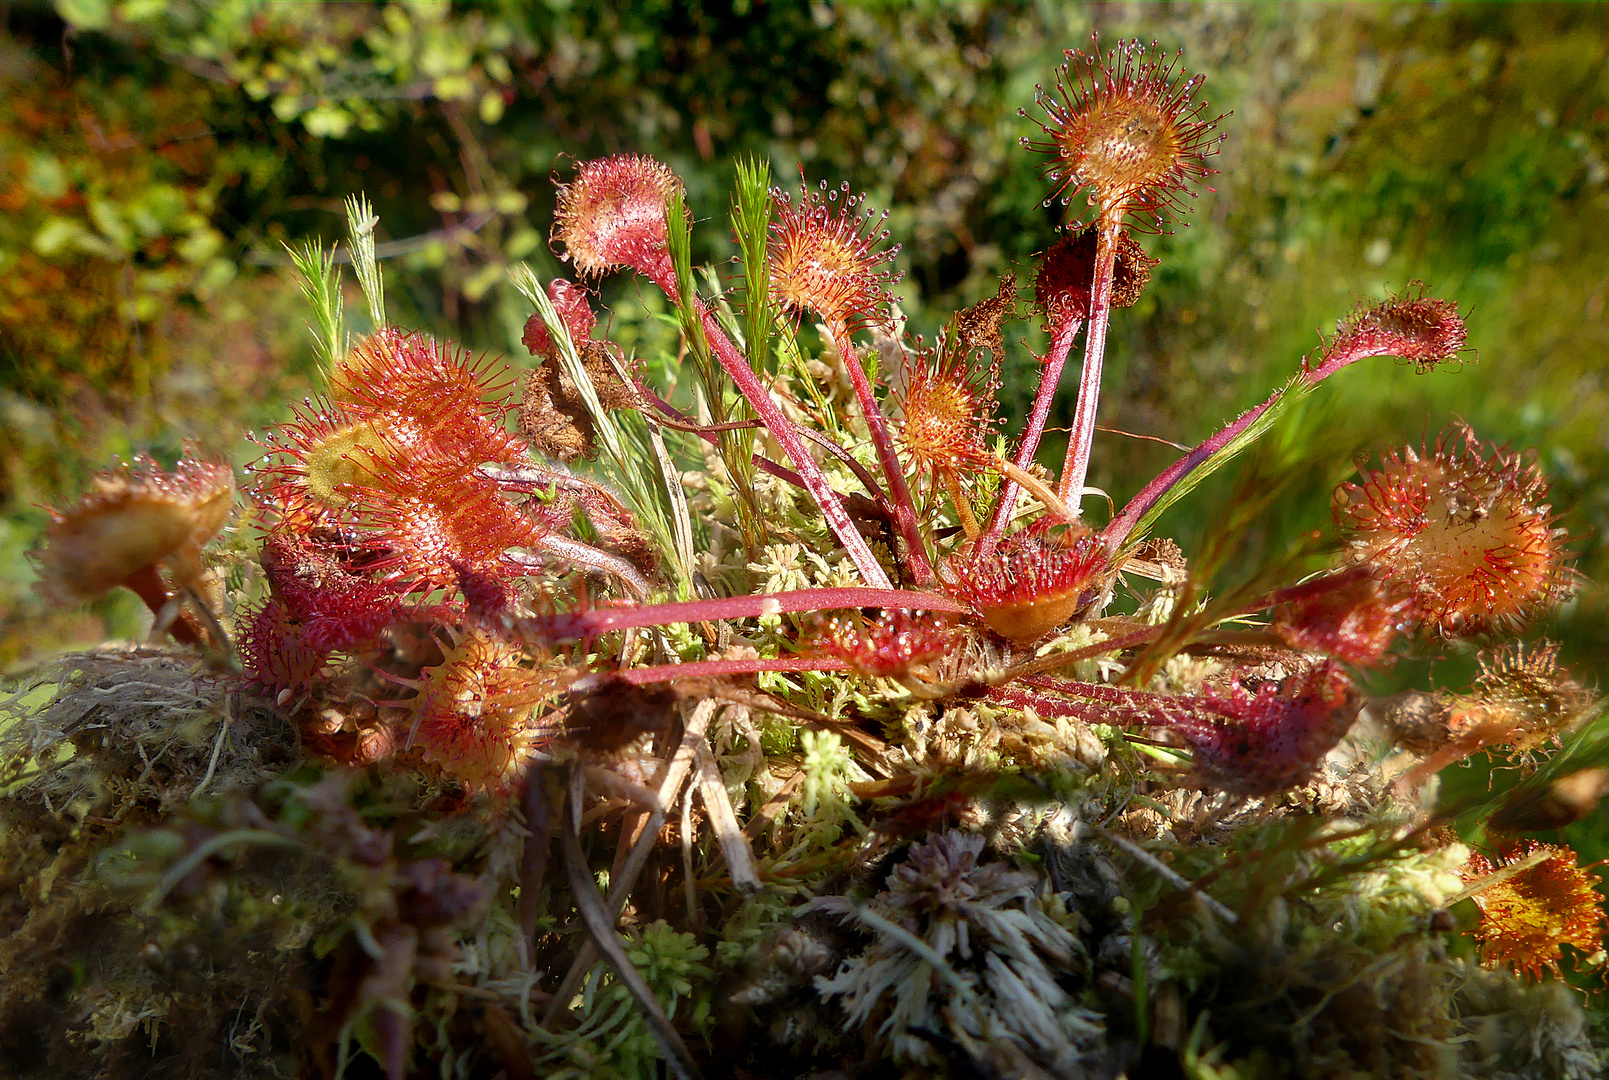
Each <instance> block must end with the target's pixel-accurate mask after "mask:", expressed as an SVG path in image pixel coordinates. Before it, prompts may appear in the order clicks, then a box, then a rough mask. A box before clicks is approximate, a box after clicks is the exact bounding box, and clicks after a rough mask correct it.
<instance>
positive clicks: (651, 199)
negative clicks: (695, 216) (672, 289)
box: [552, 154, 682, 285]
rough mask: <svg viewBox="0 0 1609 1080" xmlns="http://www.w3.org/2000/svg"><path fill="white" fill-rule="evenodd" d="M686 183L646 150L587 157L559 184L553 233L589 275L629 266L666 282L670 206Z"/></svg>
mask: <svg viewBox="0 0 1609 1080" xmlns="http://www.w3.org/2000/svg"><path fill="white" fill-rule="evenodd" d="M681 186H682V181H681V178H680V177H678V176H677V175H676V174H675V173H673V172H671V170H670V167H669V166H667V165H665V164H664V163H662V162H659V161H656V160H654V159H653V158H651V157H646V156H644V155H641V154H616V155H614V156H613V157H606V158H599V159H597V160H595V161H586V162H582V164H581V168H580V170H579V171H578V172H577V173H576V177H575V179H574V180H572V181H570V182H569V183H568V184H561V185H559V189H558V206H557V207H556V208H555V210H554V214H553V236H552V238H553V240H554V241H556V242H558V243H560V244H563V245H564V254H563V257H564V258H565V259H567V260H569V262H570V264H571V265H572V266H574V267H575V269H576V273H578V274H580V275H581V276H582V277H583V278H592V279H595V278H599V277H602V276H603V275H604V274H606V273H608V272H609V271H611V270H614V269H617V268H618V267H622V266H626V267H630V268H631V269H633V270H635V271H637V272H638V273H639V274H643V275H645V276H646V277H649V278H651V279H653V280H654V281H655V282H656V283H659V284H662V285H663V284H665V283H666V282H668V280H669V277H670V274H671V267H670V254H669V251H668V249H667V248H666V246H665V245H666V232H665V211H666V206H667V204H668V203H669V202H670V198H671V196H672V195H674V194H675V193H676V192H677V191H678V190H680V189H681Z"/></svg>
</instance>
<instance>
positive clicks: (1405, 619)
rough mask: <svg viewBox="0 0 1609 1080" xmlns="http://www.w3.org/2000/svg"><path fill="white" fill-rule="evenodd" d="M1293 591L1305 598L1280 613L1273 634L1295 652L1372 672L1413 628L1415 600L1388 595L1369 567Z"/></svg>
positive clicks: (1281, 608)
mask: <svg viewBox="0 0 1609 1080" xmlns="http://www.w3.org/2000/svg"><path fill="white" fill-rule="evenodd" d="M1292 591H1293V592H1300V595H1298V596H1295V597H1293V598H1292V599H1290V600H1289V601H1287V602H1286V603H1284V604H1281V605H1280V606H1278V607H1277V608H1275V609H1274V616H1273V621H1272V623H1271V624H1270V629H1272V630H1273V631H1274V633H1276V634H1278V635H1279V637H1280V638H1281V639H1282V640H1283V641H1284V642H1285V644H1287V645H1289V646H1290V647H1291V648H1293V649H1301V650H1303V651H1304V652H1320V653H1325V654H1326V655H1329V656H1333V657H1335V658H1337V659H1339V660H1345V661H1346V662H1347V663H1349V664H1356V665H1358V666H1359V667H1371V666H1373V665H1375V664H1378V663H1380V662H1381V661H1382V660H1385V659H1386V658H1387V653H1388V651H1389V650H1390V648H1391V643H1392V642H1393V641H1394V640H1396V637H1397V635H1398V634H1399V633H1401V632H1402V630H1403V629H1404V628H1407V627H1411V626H1412V625H1413V621H1414V611H1415V607H1414V601H1413V598H1412V597H1411V596H1408V595H1405V594H1403V593H1402V592H1400V591H1397V592H1393V591H1392V590H1390V589H1388V588H1387V586H1386V585H1385V583H1384V582H1382V581H1380V580H1379V579H1378V578H1376V577H1375V576H1374V574H1373V573H1371V572H1370V571H1369V569H1368V568H1367V567H1356V568H1354V569H1351V570H1346V571H1342V572H1340V573H1337V574H1332V575H1330V576H1329V577H1328V578H1321V579H1319V580H1317V581H1314V582H1310V583H1309V584H1308V586H1307V587H1305V588H1304V587H1302V586H1298V588H1297V589H1296V590H1292Z"/></svg>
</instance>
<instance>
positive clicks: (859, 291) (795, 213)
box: [766, 182, 900, 326]
mask: <svg viewBox="0 0 1609 1080" xmlns="http://www.w3.org/2000/svg"><path fill="white" fill-rule="evenodd" d="M771 194H772V199H773V202H774V206H775V211H776V216H775V217H774V218H772V220H771V238H770V242H769V244H768V246H767V251H766V261H767V262H768V263H769V264H770V269H771V288H772V290H773V293H774V295H775V296H776V299H777V301H778V302H779V303H780V304H781V305H782V307H783V309H784V310H786V311H788V312H789V313H791V314H793V315H795V316H797V315H802V314H803V313H805V312H807V311H809V312H814V313H815V314H816V315H818V316H820V317H821V319H822V320H823V321H824V322H826V323H827V324H828V325H829V326H835V325H836V326H851V325H856V324H865V323H871V322H876V321H878V319H879V316H878V314H877V309H878V308H879V307H880V306H882V305H883V304H886V303H887V302H888V299H889V297H888V286H889V285H890V284H892V283H893V282H895V281H898V280H899V276H900V275H899V274H898V272H896V271H893V270H888V269H879V267H881V266H883V265H884V264H885V263H887V262H889V261H891V260H892V259H893V258H894V256H895V255H897V254H898V253H899V245H897V244H896V245H895V246H893V247H891V248H888V249H886V250H883V251H878V250H877V245H878V244H880V243H882V242H883V241H885V240H887V239H888V231H887V230H886V229H883V228H882V224H883V222H884V221H886V220H887V219H888V214H887V213H886V212H885V213H884V214H883V216H882V217H881V218H879V219H878V220H877V221H876V222H875V223H874V222H873V221H872V218H871V215H870V214H869V213H868V214H864V215H860V216H856V213H855V211H856V210H857V209H858V208H859V206H860V204H861V203H862V202H863V201H864V200H865V198H866V197H865V196H864V195H851V194H849V185H848V184H843V185H841V186H839V187H837V188H833V189H830V190H829V189H828V188H827V185H826V183H825V182H823V183H822V185H821V186H820V187H819V188H816V189H812V188H810V187H809V186H808V185H801V186H800V189H799V201H798V203H797V204H795V203H794V201H793V197H792V196H791V195H789V194H788V193H787V192H783V191H773V192H772V193H771Z"/></svg>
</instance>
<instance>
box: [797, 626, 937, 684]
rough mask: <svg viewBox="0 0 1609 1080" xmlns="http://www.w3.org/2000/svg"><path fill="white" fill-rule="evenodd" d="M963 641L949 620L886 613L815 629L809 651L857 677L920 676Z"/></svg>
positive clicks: (894, 677) (808, 645) (809, 643)
mask: <svg viewBox="0 0 1609 1080" xmlns="http://www.w3.org/2000/svg"><path fill="white" fill-rule="evenodd" d="M965 640H966V638H965V635H964V634H963V633H962V632H961V630H960V628H959V627H957V626H956V624H955V619H954V617H953V616H950V615H944V614H937V613H934V612H930V611H904V610H890V611H885V612H883V613H882V614H881V615H879V616H878V617H877V618H875V619H865V618H861V617H858V616H847V615H838V616H834V617H833V618H831V619H828V620H827V621H826V622H825V623H823V624H822V625H821V626H820V627H819V628H818V629H817V630H816V632H815V633H814V634H813V635H812V636H811V638H810V641H809V642H808V643H807V647H808V648H810V650H811V651H813V652H815V653H817V654H819V655H822V656H834V657H838V658H839V659H841V660H843V661H845V662H846V663H847V664H848V665H849V667H850V670H852V671H854V672H855V673H857V674H860V675H868V676H874V677H875V676H881V677H885V678H891V679H898V678H903V677H905V676H907V675H910V674H912V673H913V672H916V673H920V672H921V671H922V669H924V668H926V667H927V666H928V665H929V664H932V663H933V662H934V661H936V660H940V659H943V658H944V657H945V656H948V655H950V654H951V653H953V652H955V651H956V650H957V648H959V647H960V646H961V645H962V644H963V643H964V642H965Z"/></svg>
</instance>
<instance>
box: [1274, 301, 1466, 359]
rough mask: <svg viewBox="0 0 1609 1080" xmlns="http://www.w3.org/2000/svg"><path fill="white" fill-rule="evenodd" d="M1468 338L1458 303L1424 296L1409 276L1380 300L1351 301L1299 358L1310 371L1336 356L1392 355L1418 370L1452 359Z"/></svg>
mask: <svg viewBox="0 0 1609 1080" xmlns="http://www.w3.org/2000/svg"><path fill="white" fill-rule="evenodd" d="M1468 341H1469V333H1468V330H1467V329H1466V328H1465V326H1464V320H1463V317H1462V316H1460V315H1459V314H1458V305H1456V304H1454V303H1453V302H1452V301H1451V300H1437V299H1436V298H1435V297H1432V296H1426V295H1425V285H1424V284H1423V283H1422V282H1413V283H1411V284H1409V286H1408V287H1407V288H1406V289H1404V290H1403V291H1402V292H1400V293H1398V294H1396V295H1395V296H1392V297H1389V298H1387V299H1386V300H1384V301H1383V302H1381V303H1377V304H1359V305H1358V306H1357V307H1355V308H1354V309H1353V310H1352V312H1351V314H1349V315H1348V316H1347V317H1346V318H1344V319H1342V320H1341V321H1340V322H1338V323H1337V324H1336V326H1335V335H1334V336H1333V337H1331V338H1330V339H1329V340H1328V341H1326V342H1324V344H1323V346H1322V347H1321V348H1320V349H1319V351H1318V355H1317V356H1316V357H1309V358H1308V359H1307V360H1305V361H1304V362H1303V368H1304V369H1305V370H1307V371H1314V370H1316V369H1317V368H1320V367H1322V366H1324V365H1325V364H1333V363H1335V362H1337V361H1348V362H1350V361H1353V360H1359V359H1362V358H1364V357H1369V356H1397V357H1401V358H1402V359H1404V360H1407V361H1409V362H1411V363H1412V364H1413V365H1414V366H1415V367H1416V368H1417V369H1418V371H1419V373H1420V374H1424V373H1425V372H1427V371H1429V370H1431V369H1432V368H1434V367H1435V366H1436V365H1437V364H1441V363H1446V362H1448V361H1451V360H1456V359H1457V358H1458V356H1459V354H1460V353H1462V352H1464V351H1465V350H1466V348H1467V346H1468Z"/></svg>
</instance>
